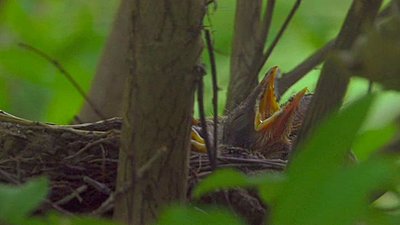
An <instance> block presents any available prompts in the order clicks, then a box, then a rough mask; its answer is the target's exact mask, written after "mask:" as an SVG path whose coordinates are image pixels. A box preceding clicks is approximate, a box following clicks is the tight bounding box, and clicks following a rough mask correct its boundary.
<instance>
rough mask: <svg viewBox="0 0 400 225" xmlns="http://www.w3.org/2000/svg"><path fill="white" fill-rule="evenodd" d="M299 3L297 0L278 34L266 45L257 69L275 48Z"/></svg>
mask: <svg viewBox="0 0 400 225" xmlns="http://www.w3.org/2000/svg"><path fill="white" fill-rule="evenodd" d="M300 4H301V0H297V1H296V2H295V3H294V5H293V7H292V9H291V10H290V12H289V15H288V16H287V17H286V19H285V21H284V22H283V24H282V26H281V28H280V29H279V31H278V34H277V35H276V36H275V38H274V40H273V41H272V43H271V45H270V46H269V47H268V49H267V50H266V51H265V53H264V55H263V57H262V61H261V62H262V63H261V66H260V68H259V70H258V71H260V70H261V67H262V66H264V64H265V62H267V60H268V58H269V57H270V56H271V53H272V51H273V50H274V49H275V47H276V45H277V44H278V42H279V40H280V39H281V37H282V35H283V33H284V32H285V30H286V28H287V26H288V25H289V23H290V21H291V20H292V18H293V16H294V14H295V13H296V11H297V9H298V8H299V6H300Z"/></svg>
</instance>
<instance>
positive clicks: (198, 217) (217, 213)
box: [157, 206, 245, 225]
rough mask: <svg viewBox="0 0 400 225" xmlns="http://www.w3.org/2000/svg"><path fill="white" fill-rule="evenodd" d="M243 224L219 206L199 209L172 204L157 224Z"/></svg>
mask: <svg viewBox="0 0 400 225" xmlns="http://www.w3.org/2000/svg"><path fill="white" fill-rule="evenodd" d="M177 224H190V225H204V224H208V225H213V224H215V225H219V224H229V225H243V224H245V223H244V222H243V221H242V220H241V219H240V218H239V217H237V216H236V215H234V214H232V213H230V212H228V211H226V210H223V209H221V208H216V207H213V208H206V209H203V208H202V209H200V208H197V207H183V206H173V207H169V208H168V209H167V210H166V211H164V212H163V213H162V214H161V216H160V219H159V221H158V223H157V225H177Z"/></svg>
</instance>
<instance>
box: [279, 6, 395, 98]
mask: <svg viewBox="0 0 400 225" xmlns="http://www.w3.org/2000/svg"><path fill="white" fill-rule="evenodd" d="M391 4H393V3H391ZM391 4H389V5H388V6H386V7H385V8H384V9H383V10H382V11H381V12H380V13H379V15H378V19H379V18H384V17H385V16H387V15H388V14H389V12H390V9H391ZM335 40H336V39H332V40H330V41H329V42H328V43H326V44H325V46H323V47H322V48H320V49H318V50H317V51H315V52H314V53H313V54H312V55H310V56H309V57H308V58H307V59H305V60H304V61H303V62H301V63H300V64H298V65H297V66H296V67H295V68H293V69H292V70H291V71H289V72H287V73H285V74H283V76H282V78H280V79H279V80H278V84H279V88H278V93H279V96H282V95H283V94H284V93H285V92H286V91H287V90H288V89H289V88H290V87H291V86H293V84H295V83H296V82H297V81H299V80H300V79H301V78H303V77H304V76H305V75H306V74H308V72H310V71H311V70H312V69H313V68H314V67H316V66H317V65H319V64H320V63H322V62H323V61H325V59H326V57H327V55H328V54H329V52H330V51H331V50H332V48H333V46H334V43H335Z"/></svg>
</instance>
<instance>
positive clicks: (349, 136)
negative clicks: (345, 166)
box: [288, 95, 373, 181]
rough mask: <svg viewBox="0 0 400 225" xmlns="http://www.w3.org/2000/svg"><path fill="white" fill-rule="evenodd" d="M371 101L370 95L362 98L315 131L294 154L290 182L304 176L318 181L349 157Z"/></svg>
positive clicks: (289, 169)
mask: <svg viewBox="0 0 400 225" xmlns="http://www.w3.org/2000/svg"><path fill="white" fill-rule="evenodd" d="M372 101H373V96H372V95H368V96H365V97H363V98H361V99H360V100H358V101H356V102H354V103H353V104H352V105H350V106H349V107H347V108H345V109H344V110H342V112H341V113H339V114H335V115H333V116H331V117H330V118H329V119H328V120H327V121H325V122H324V123H323V124H322V125H321V126H320V127H319V128H317V129H316V130H315V132H314V133H313V134H312V137H311V138H310V139H309V140H308V141H306V143H305V144H304V145H303V146H301V147H300V149H299V151H298V152H297V154H296V155H294V160H293V161H292V163H291V164H290V165H289V167H288V176H289V179H291V180H297V179H298V180H299V181H304V179H303V177H304V176H305V175H307V176H309V177H310V178H312V179H313V180H315V181H317V180H318V179H323V178H324V177H326V176H327V175H329V174H330V173H332V171H334V170H336V169H337V167H338V165H340V164H342V163H343V161H344V159H345V158H346V157H347V155H348V154H349V151H350V148H351V146H352V143H353V141H354V139H355V137H356V135H357V132H358V130H359V129H360V127H361V126H362V124H363V122H364V120H365V118H366V116H367V113H368V111H369V108H370V106H371V104H372Z"/></svg>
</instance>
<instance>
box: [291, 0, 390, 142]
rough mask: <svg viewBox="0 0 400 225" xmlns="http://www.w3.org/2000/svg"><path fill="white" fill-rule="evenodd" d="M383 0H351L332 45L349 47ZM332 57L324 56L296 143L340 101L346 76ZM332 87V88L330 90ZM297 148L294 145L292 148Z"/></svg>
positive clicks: (375, 13) (344, 91)
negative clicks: (324, 59)
mask: <svg viewBox="0 0 400 225" xmlns="http://www.w3.org/2000/svg"><path fill="white" fill-rule="evenodd" d="M381 3H382V0H371V1H364V0H354V1H353V3H352V6H351V8H350V10H349V12H348V14H347V17H346V19H345V21H344V24H343V26H342V28H341V30H340V32H339V35H338V37H337V39H336V42H335V44H334V49H336V50H343V49H349V48H351V46H352V45H353V43H354V41H355V40H356V38H357V37H358V35H359V34H360V33H361V32H362V31H363V29H365V26H367V25H370V24H372V22H373V20H374V19H375V17H376V15H377V13H378V10H379V7H380V5H381ZM343 73H345V72H344V70H343V69H341V68H340V67H338V66H337V65H336V63H335V61H334V60H332V59H327V61H326V62H325V64H324V66H323V68H322V71H321V75H320V78H319V80H318V84H317V88H316V91H315V95H314V97H313V100H312V102H311V105H310V108H309V109H308V111H307V114H306V117H305V120H304V122H303V125H302V128H301V130H300V133H299V136H298V137H297V143H296V147H298V146H299V145H300V144H301V143H302V142H304V141H305V140H306V138H307V137H308V136H309V134H310V133H311V132H312V131H313V129H314V127H315V126H316V125H317V124H318V123H319V122H321V121H322V120H323V119H324V118H326V116H327V115H328V114H329V113H332V112H333V111H336V110H338V109H339V107H340V106H341V104H342V102H343V98H344V96H345V93H346V90H347V86H348V83H349V78H348V77H346V76H344V75H343ZM332 90H334V91H332ZM295 149H296V148H295Z"/></svg>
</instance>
